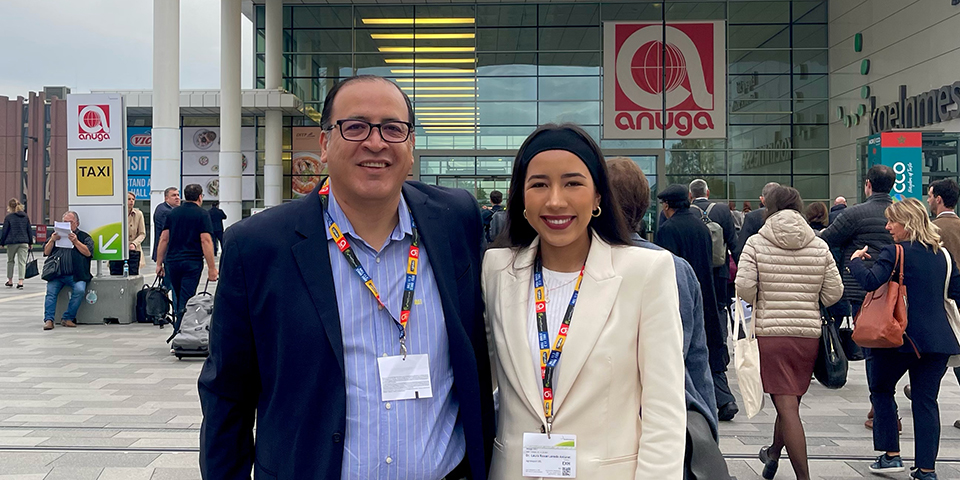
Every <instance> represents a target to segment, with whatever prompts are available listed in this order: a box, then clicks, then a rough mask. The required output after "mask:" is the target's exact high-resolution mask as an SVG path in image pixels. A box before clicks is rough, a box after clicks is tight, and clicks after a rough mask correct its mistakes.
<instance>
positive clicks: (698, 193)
mask: <svg viewBox="0 0 960 480" xmlns="http://www.w3.org/2000/svg"><path fill="white" fill-rule="evenodd" d="M690 193H691V194H693V198H700V197H706V196H707V194H709V193H710V187H708V186H707V181H706V180H704V179H702V178H698V179H696V180H694V181H692V182H690Z"/></svg>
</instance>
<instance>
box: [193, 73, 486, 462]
mask: <svg viewBox="0 0 960 480" xmlns="http://www.w3.org/2000/svg"><path fill="white" fill-rule="evenodd" d="M322 118H323V119H324V120H323V124H322V126H323V127H324V129H325V130H324V132H323V133H322V134H321V138H320V147H321V159H322V161H323V162H324V163H325V164H326V166H327V168H328V173H329V179H328V182H329V184H328V185H329V189H327V188H323V187H324V185H326V184H321V185H318V188H317V189H314V191H313V192H312V193H311V194H310V195H308V196H306V197H304V198H302V199H300V200H298V201H295V202H290V203H287V204H284V205H280V206H277V207H273V208H270V209H268V210H266V211H264V212H263V213H260V214H258V215H255V216H252V217H249V218H247V219H245V220H243V221H241V222H239V223H237V224H235V225H234V226H233V227H231V228H230V229H228V230H227V232H226V234H225V239H224V240H225V241H224V248H223V252H222V260H221V282H220V284H219V286H218V288H217V294H216V303H215V306H214V314H213V320H212V327H211V334H210V356H209V358H208V359H207V361H206V363H205V365H204V368H203V371H202V372H201V374H200V380H199V388H200V400H201V404H202V408H203V416H204V418H203V426H202V428H201V432H200V467H201V473H202V475H203V477H204V478H205V479H209V480H212V479H217V480H221V479H247V478H250V472H251V469H253V472H254V477H255V478H257V479H297V480H301V479H316V480H320V479H324V480H328V479H339V478H347V477H349V478H364V479H380V478H394V477H397V476H399V477H404V476H407V477H409V478H420V479H429V480H439V479H457V480H460V479H462V478H468V477H469V478H472V479H481V480H482V479H485V478H486V475H487V470H488V467H489V462H490V458H491V454H492V446H493V436H494V417H493V398H492V387H491V379H490V369H489V368H490V367H489V356H488V351H487V342H486V335H485V330H486V329H485V327H484V320H483V302H482V299H481V294H480V284H479V280H480V278H479V277H480V245H481V237H482V235H483V231H482V223H481V221H480V211H479V207H478V206H477V202H476V200H474V199H473V198H472V195H470V194H469V193H467V192H465V191H462V190H454V189H444V188H439V187H434V186H428V185H425V184H422V183H419V182H405V181H404V180H405V179H406V177H407V174H408V173H409V171H410V169H411V168H412V166H413V143H414V138H413V132H412V130H413V127H412V125H413V109H412V106H411V104H410V100H409V98H408V97H407V96H406V95H405V94H404V93H403V92H402V91H401V90H400V88H399V87H397V86H396V84H394V83H392V82H389V81H387V80H385V79H383V78H380V77H372V76H361V77H353V78H351V79H348V80H345V81H342V82H341V83H339V84H337V85H336V86H334V88H332V89H331V90H330V92H329V93H328V95H327V99H326V101H325V103H324V111H323V113H322ZM411 219H412V221H411ZM414 223H415V225H414ZM335 231H336V232H337V233H334V232H335ZM418 235H419V236H418ZM334 238H338V240H336V241H335V240H334ZM417 239H419V240H417ZM416 241H419V251H418V252H415V251H414V250H415V249H414V247H416V243H414V242H416ZM346 242H349V246H347V243H346ZM381 246H382V247H381ZM348 249H349V250H350V251H351V252H353V254H354V255H355V259H357V260H359V263H360V265H361V266H362V267H363V268H364V269H365V270H366V272H369V277H370V282H373V283H375V285H376V289H377V291H378V292H379V296H374V294H373V293H372V292H373V289H369V290H368V288H367V287H366V286H365V283H364V281H363V280H362V279H361V277H360V276H359V275H358V272H357V270H356V269H355V268H353V267H352V265H353V263H352V262H349V261H348V259H347V257H348V256H349V255H350V254H349V253H347V252H346V251H347V250H348ZM408 251H409V252H410V253H409V258H408V253H407V252H408ZM381 259H382V260H383V261H382V262H381ZM417 259H418V260H419V261H418V262H416V261H415V260H417ZM416 265H419V267H418V266H416ZM411 271H413V272H414V273H413V275H414V276H415V280H414V284H415V288H414V289H413V290H410V291H412V292H414V294H413V295H412V297H413V299H412V300H409V301H408V300H406V299H405V300H404V303H403V304H401V294H403V293H404V292H405V291H407V290H409V289H410V283H409V282H410V276H409V272H411ZM405 273H407V275H406V277H405V275H404V274H405ZM368 284H369V283H368ZM403 296H404V297H406V295H403ZM378 299H382V300H378ZM381 301H382V303H380V302H381ZM404 304H407V305H412V307H403V306H402V305H404ZM378 305H379V306H378ZM381 307H382V308H381ZM404 308H406V310H403V309H404ZM411 308H412V309H411ZM407 311H409V313H408V314H407V315H406V316H405V312H407ZM395 318H399V319H400V320H403V319H404V318H408V319H409V323H407V324H406V327H405V328H404V329H403V330H402V331H403V332H405V333H403V334H400V335H398V330H400V328H399V327H400V326H401V325H402V322H401V321H395V320H394V319H395ZM360 332H369V334H368V335H367V334H360ZM400 339H405V340H403V341H401V340H400ZM408 347H409V352H408V353H409V355H410V356H409V357H407V354H406V353H405V352H406V351H407V350H406V349H407V348H408ZM422 354H427V356H428V359H427V361H428V368H429V375H430V380H431V383H432V387H428V388H430V390H424V393H426V392H430V393H432V396H430V397H428V396H427V395H420V394H419V392H420V391H421V390H420V389H422V388H423V387H422V386H420V387H417V388H418V390H416V391H417V395H407V394H403V395H402V396H403V398H400V399H395V398H393V397H388V393H389V392H386V391H385V390H386V387H385V385H386V384H387V383H388V382H384V381H383V380H384V379H385V378H386V376H391V379H393V380H398V377H396V376H393V375H394V374H393V373H391V370H389V369H388V368H386V367H382V366H381V365H386V362H387V361H390V362H392V364H393V365H395V366H398V365H400V362H401V361H403V362H406V361H407V359H408V358H410V359H411V360H412V359H413V358H415V357H424V355H422ZM421 361H422V359H421ZM381 362H382V363H381ZM254 421H256V441H255V440H254V434H253V433H254V432H253V428H254ZM414 471H416V472H417V473H411V472H414Z"/></svg>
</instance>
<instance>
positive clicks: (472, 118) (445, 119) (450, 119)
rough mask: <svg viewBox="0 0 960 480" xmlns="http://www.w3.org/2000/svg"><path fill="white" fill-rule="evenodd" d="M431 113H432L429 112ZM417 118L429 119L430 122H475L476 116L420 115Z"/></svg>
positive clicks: (422, 120)
mask: <svg viewBox="0 0 960 480" xmlns="http://www.w3.org/2000/svg"><path fill="white" fill-rule="evenodd" d="M431 115H432V114H431ZM418 120H420V121H421V122H431V121H432V122H436V121H452V122H460V121H463V122H476V121H477V117H454V118H447V117H420V118H419V119H418Z"/></svg>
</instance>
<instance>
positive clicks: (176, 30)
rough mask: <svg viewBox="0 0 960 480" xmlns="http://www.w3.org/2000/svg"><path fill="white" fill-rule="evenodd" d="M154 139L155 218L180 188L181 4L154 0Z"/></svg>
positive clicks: (152, 184)
mask: <svg viewBox="0 0 960 480" xmlns="http://www.w3.org/2000/svg"><path fill="white" fill-rule="evenodd" d="M152 135H153V139H152V147H151V153H152V155H151V156H152V159H151V162H152V165H151V167H150V177H151V178H150V213H151V215H152V214H153V212H154V211H156V209H157V205H160V204H161V203H163V190H164V189H166V188H167V187H177V188H178V189H179V188H180V0H153V132H152ZM151 223H152V222H151ZM154 235H155V234H154V232H153V228H152V227H151V228H150V239H149V240H150V244H151V249H152V248H153V238H154Z"/></svg>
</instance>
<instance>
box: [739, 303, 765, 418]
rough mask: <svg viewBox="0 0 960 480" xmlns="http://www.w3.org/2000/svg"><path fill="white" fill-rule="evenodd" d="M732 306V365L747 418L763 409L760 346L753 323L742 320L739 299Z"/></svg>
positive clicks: (741, 307) (741, 308) (742, 315)
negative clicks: (734, 366)
mask: <svg viewBox="0 0 960 480" xmlns="http://www.w3.org/2000/svg"><path fill="white" fill-rule="evenodd" d="M733 304H734V327H733V328H734V334H733V338H735V339H737V340H736V343H734V347H733V358H734V364H735V365H736V367H737V385H739V387H740V396H741V397H743V406H744V408H745V409H746V412H747V418H753V416H754V415H756V414H757V413H759V412H760V410H761V409H763V382H762V381H761V380H760V345H759V344H758V343H757V332H756V329H755V328H754V327H755V321H751V322H749V325H748V324H747V323H748V322H747V321H746V319H745V318H744V314H743V306H742V304H741V303H740V297H739V295H738V296H737V301H735V302H733ZM754 320H756V316H754ZM741 326H742V327H743V331H744V333H745V337H744V338H740V328H741Z"/></svg>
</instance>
